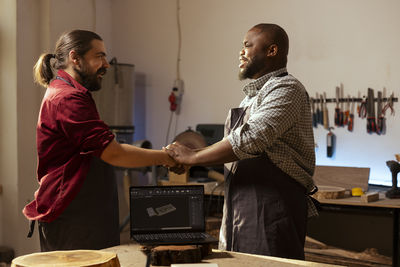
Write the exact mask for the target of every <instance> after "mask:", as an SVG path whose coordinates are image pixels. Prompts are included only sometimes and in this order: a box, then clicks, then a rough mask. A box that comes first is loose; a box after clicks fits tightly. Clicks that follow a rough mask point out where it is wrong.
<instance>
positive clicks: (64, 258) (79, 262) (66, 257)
mask: <svg viewBox="0 0 400 267" xmlns="http://www.w3.org/2000/svg"><path fill="white" fill-rule="evenodd" d="M50 266H52V267H53V266H54V267H61V266H63V267H64V266H81V267H120V264H119V260H118V257H117V254H115V253H112V252H106V251H98V250H66V251H51V252H40V253H33V254H28V255H24V256H20V257H18V258H15V259H14V260H13V261H12V264H11V267H50Z"/></svg>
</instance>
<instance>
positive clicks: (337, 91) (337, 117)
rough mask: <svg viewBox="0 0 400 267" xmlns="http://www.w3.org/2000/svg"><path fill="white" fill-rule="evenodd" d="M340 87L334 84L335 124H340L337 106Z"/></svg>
mask: <svg viewBox="0 0 400 267" xmlns="http://www.w3.org/2000/svg"><path fill="white" fill-rule="evenodd" d="M339 97H340V88H339V86H336V108H335V125H336V126H339V125H340V108H339Z"/></svg>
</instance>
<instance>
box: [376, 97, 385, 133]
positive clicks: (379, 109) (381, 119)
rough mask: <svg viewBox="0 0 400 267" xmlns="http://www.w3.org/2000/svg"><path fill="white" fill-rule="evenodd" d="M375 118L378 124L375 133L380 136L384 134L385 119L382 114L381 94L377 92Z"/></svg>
mask: <svg viewBox="0 0 400 267" xmlns="http://www.w3.org/2000/svg"><path fill="white" fill-rule="evenodd" d="M377 113H378V114H377V118H378V122H377V124H376V133H377V134H382V133H384V130H385V129H384V128H385V117H384V116H383V113H382V92H381V91H378V102H377Z"/></svg>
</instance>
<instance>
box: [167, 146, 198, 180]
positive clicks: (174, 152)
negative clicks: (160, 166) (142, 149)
mask: <svg viewBox="0 0 400 267" xmlns="http://www.w3.org/2000/svg"><path fill="white" fill-rule="evenodd" d="M162 149H163V151H165V152H166V153H167V154H168V156H169V160H168V162H167V164H165V165H164V166H165V167H168V169H169V170H170V171H172V172H175V173H177V174H182V173H184V172H185V171H187V170H188V169H189V167H190V166H192V165H194V164H195V158H196V150H194V149H191V148H189V147H187V146H184V145H182V144H180V143H179V142H174V143H172V144H169V145H168V146H166V147H163V148H162Z"/></svg>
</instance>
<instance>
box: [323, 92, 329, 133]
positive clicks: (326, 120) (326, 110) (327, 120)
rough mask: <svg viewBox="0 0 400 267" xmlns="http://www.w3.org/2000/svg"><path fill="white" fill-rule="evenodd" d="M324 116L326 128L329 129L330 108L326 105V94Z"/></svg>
mask: <svg viewBox="0 0 400 267" xmlns="http://www.w3.org/2000/svg"><path fill="white" fill-rule="evenodd" d="M323 116H324V128H325V129H327V130H328V129H329V113H328V106H327V105H326V93H325V92H324V103H323Z"/></svg>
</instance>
